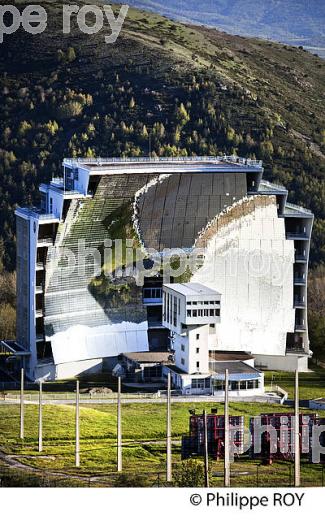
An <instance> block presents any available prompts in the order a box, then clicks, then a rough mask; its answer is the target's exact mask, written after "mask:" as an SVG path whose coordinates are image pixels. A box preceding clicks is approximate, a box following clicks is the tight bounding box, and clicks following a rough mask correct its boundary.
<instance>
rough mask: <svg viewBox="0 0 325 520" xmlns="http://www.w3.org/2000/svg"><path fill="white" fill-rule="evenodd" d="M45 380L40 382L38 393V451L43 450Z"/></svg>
mask: <svg viewBox="0 0 325 520" xmlns="http://www.w3.org/2000/svg"><path fill="white" fill-rule="evenodd" d="M42 401H43V381H40V382H39V395H38V451H39V452H41V451H43V402H42Z"/></svg>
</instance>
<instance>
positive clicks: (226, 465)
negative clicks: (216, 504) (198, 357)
mask: <svg viewBox="0 0 325 520" xmlns="http://www.w3.org/2000/svg"><path fill="white" fill-rule="evenodd" d="M229 433H230V430H229V373H228V369H226V370H225V455H224V486H225V487H229V486H230V439H229Z"/></svg>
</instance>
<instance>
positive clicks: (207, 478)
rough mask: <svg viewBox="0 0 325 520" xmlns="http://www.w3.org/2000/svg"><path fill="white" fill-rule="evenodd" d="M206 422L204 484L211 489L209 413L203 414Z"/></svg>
mask: <svg viewBox="0 0 325 520" xmlns="http://www.w3.org/2000/svg"><path fill="white" fill-rule="evenodd" d="M203 421H204V483H205V487H207V488H208V487H209V485H210V483H209V445H208V418H207V413H206V411H205V410H204V412H203Z"/></svg>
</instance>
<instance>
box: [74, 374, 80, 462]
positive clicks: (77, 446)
mask: <svg viewBox="0 0 325 520" xmlns="http://www.w3.org/2000/svg"><path fill="white" fill-rule="evenodd" d="M79 399H80V393H79V381H78V380H77V382H76V453H75V464H76V468H79V466H80V429H79Z"/></svg>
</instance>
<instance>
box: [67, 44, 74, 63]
mask: <svg viewBox="0 0 325 520" xmlns="http://www.w3.org/2000/svg"><path fill="white" fill-rule="evenodd" d="M76 58H77V55H76V51H75V50H74V48H73V47H69V48H68V50H67V54H66V60H67V62H68V63H72V62H73V61H74V60H75V59H76Z"/></svg>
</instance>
